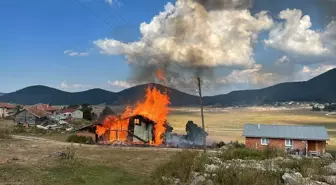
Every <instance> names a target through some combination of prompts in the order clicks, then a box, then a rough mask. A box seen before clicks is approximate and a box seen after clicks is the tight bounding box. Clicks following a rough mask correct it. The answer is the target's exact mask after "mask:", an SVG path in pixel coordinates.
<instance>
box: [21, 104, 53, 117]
mask: <svg viewBox="0 0 336 185" xmlns="http://www.w3.org/2000/svg"><path fill="white" fill-rule="evenodd" d="M25 109H26V110H27V111H28V112H30V113H32V114H33V115H35V116H36V117H39V118H41V117H46V116H49V115H50V113H49V112H47V111H44V110H39V109H37V108H36V107H35V106H31V107H25Z"/></svg>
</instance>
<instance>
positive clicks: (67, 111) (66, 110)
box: [61, 109, 77, 114]
mask: <svg viewBox="0 0 336 185" xmlns="http://www.w3.org/2000/svg"><path fill="white" fill-rule="evenodd" d="M76 110H77V109H63V110H61V113H62V114H64V113H72V112H75V111H76Z"/></svg>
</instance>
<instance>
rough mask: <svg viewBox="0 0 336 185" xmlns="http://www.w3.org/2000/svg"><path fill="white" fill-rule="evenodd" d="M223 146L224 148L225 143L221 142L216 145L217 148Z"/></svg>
mask: <svg viewBox="0 0 336 185" xmlns="http://www.w3.org/2000/svg"><path fill="white" fill-rule="evenodd" d="M223 146H225V143H224V142H223V141H220V142H219V143H216V147H217V148H222V147H223Z"/></svg>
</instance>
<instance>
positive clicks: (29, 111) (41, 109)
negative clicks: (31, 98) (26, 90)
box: [14, 104, 59, 125]
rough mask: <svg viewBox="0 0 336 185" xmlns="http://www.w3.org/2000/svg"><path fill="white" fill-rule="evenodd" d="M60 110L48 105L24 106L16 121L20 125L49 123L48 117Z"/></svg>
mask: <svg viewBox="0 0 336 185" xmlns="http://www.w3.org/2000/svg"><path fill="white" fill-rule="evenodd" d="M58 110H59V109H58V108H57V107H53V106H50V105H46V104H37V105H33V106H24V108H23V110H21V111H19V112H18V113H16V114H15V118H14V121H15V122H16V123H18V124H28V125H34V124H42V123H44V122H46V121H48V117H49V116H51V115H52V114H55V113H56V111H58Z"/></svg>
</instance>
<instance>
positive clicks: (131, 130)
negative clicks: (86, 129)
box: [97, 115, 156, 144]
mask: <svg viewBox="0 0 336 185" xmlns="http://www.w3.org/2000/svg"><path fill="white" fill-rule="evenodd" d="M119 119H120V117H119V118H117V119H115V117H107V118H106V120H105V121H104V125H108V126H109V127H110V128H108V129H104V125H103V126H99V125H98V126H97V133H98V136H99V139H98V140H99V141H100V142H101V143H117V142H126V143H132V144H152V143H154V142H155V125H156V123H155V122H154V121H153V120H151V119H149V118H146V117H145V116H142V115H134V116H131V117H128V118H123V119H122V120H119ZM102 132H103V133H102Z"/></svg>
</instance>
